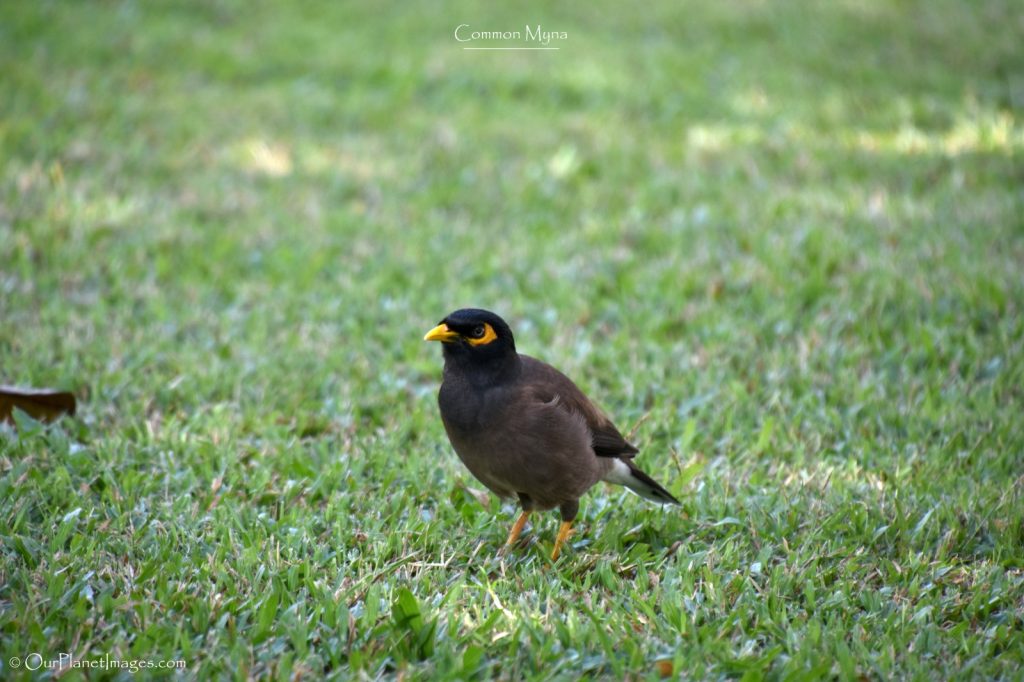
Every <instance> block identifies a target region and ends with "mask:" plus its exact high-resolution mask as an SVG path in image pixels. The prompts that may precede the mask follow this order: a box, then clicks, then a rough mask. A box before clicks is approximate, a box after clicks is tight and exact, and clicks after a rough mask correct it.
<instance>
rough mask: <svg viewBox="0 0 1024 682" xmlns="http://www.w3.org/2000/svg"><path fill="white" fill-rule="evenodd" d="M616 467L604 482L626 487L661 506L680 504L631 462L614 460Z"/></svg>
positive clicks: (606, 476) (622, 459) (613, 467)
mask: <svg viewBox="0 0 1024 682" xmlns="http://www.w3.org/2000/svg"><path fill="white" fill-rule="evenodd" d="M614 462H615V463H614V466H612V468H611V471H609V472H608V473H607V474H606V475H605V477H604V480H605V481H607V482H608V483H615V484H618V485H624V486H626V487H627V488H629V489H630V490H632V491H633V492H634V493H636V494H637V495H639V496H640V497H642V498H644V499H645V500H650V501H651V502H657V503H659V504H679V500H677V499H676V498H675V497H673V496H672V493H670V492H669V491H667V490H665V489H664V488H662V487H661V485H660V484H659V483H658V482H657V481H655V480H654V479H653V478H651V477H650V476H648V475H647V474H645V473H644V472H642V471H640V469H639V468H638V467H637V466H636V465H635V464H633V462H632V461H631V460H628V459H624V458H620V459H616V460H614Z"/></svg>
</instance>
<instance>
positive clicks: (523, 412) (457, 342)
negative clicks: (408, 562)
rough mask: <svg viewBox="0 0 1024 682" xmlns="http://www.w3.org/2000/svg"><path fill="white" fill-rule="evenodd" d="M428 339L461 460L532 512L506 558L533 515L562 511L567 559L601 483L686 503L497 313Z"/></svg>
mask: <svg viewBox="0 0 1024 682" xmlns="http://www.w3.org/2000/svg"><path fill="white" fill-rule="evenodd" d="M423 340H424V341H439V342H440V343H441V346H442V348H443V353H442V354H443V356H444V371H443V379H442V382H441V387H440V390H439V391H438V394H437V402H438V407H439V408H440V412H441V421H442V422H443V423H444V428H445V432H446V433H447V435H448V440H449V441H450V442H451V445H452V448H453V449H454V450H455V453H456V454H457V455H458V456H459V459H461V460H462V463H463V464H464V465H465V466H466V468H467V469H469V471H470V473H471V474H473V476H474V477H475V478H476V479H477V480H479V481H480V482H481V483H482V484H483V485H484V486H486V487H487V488H488V489H489V490H490V491H491V492H493V493H494V494H496V495H497V496H498V497H500V498H518V501H519V505H520V507H521V509H522V512H521V513H520V515H519V517H518V518H517V519H516V522H515V524H513V526H512V529H511V531H510V532H509V534H508V539H507V540H506V541H505V545H504V546H503V547H502V548H501V550H500V551H501V552H504V551H505V550H507V549H509V548H510V547H511V546H512V545H513V544H514V543H515V542H516V541H517V540H518V539H519V535H520V533H522V530H523V527H524V526H525V525H526V523H527V520H528V518H529V516H530V514H531V513H532V512H535V511H546V510H551V509H555V508H558V510H559V513H560V514H561V519H562V522H561V525H560V526H559V529H558V534H557V536H556V537H555V545H554V549H553V551H552V553H551V560H552V561H553V562H554V561H557V560H558V557H559V556H560V554H561V551H562V546H563V545H564V544H565V543H566V541H567V540H568V538H569V536H570V534H571V533H572V528H573V522H574V521H575V519H576V515H577V514H578V512H579V508H580V498H581V497H582V496H583V494H584V493H585V492H587V490H589V489H590V488H591V487H593V486H594V485H595V484H596V483H598V482H599V481H606V482H608V483H615V484H619V485H622V486H625V487H626V488H628V489H629V490H631V491H633V492H634V493H636V494H638V495H639V496H640V497H643V498H645V499H647V500H650V501H652V502H658V503H661V504H679V500H677V499H676V498H675V497H674V496H673V495H672V493H670V492H669V491H667V490H666V489H665V488H663V487H662V486H661V485H660V484H659V483H658V482H657V481H655V480H654V479H653V478H651V477H650V476H648V475H647V474H646V473H644V472H643V471H642V470H641V469H640V468H639V467H638V466H637V465H636V464H635V463H634V462H633V459H634V457H636V455H637V453H638V452H639V450H638V449H637V448H636V446H634V445H633V444H631V443H630V442H629V441H627V440H626V438H625V437H623V435H622V434H621V433H620V432H619V430H618V429H617V428H616V427H615V424H614V423H612V420H611V419H610V418H609V417H608V416H607V415H606V414H605V413H604V412H603V411H602V410H601V409H600V408H599V407H598V406H597V405H595V404H594V403H593V402H592V401H591V400H590V399H589V398H588V397H587V396H586V395H585V394H584V393H583V391H581V390H580V389H579V387H577V386H576V384H574V383H573V382H572V380H571V379H569V377H567V376H566V375H565V374H563V373H562V372H560V371H559V370H557V369H555V368H554V367H552V366H551V365H549V364H547V363H546V362H543V361H541V360H537V359H536V358H533V357H530V356H529V355H524V354H522V353H519V352H517V351H516V342H515V338H514V336H513V335H512V330H511V329H510V328H509V326H508V324H507V323H506V322H505V320H503V319H502V318H501V317H499V316H498V315H497V314H495V313H493V312H490V311H489V310H483V309H480V308H463V309H460V310H456V311H455V312H453V313H451V314H449V315H448V316H447V317H445V318H444V319H443V320H441V321H440V322H439V323H438V324H437V326H435V327H434V328H433V329H431V330H430V331H428V332H427V333H426V335H425V336H424V337H423Z"/></svg>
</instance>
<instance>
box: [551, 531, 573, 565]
mask: <svg viewBox="0 0 1024 682" xmlns="http://www.w3.org/2000/svg"><path fill="white" fill-rule="evenodd" d="M570 535H572V521H562V525H561V526H559V527H558V537H556V538H555V550H554V551H553V552H551V560H552V561H557V560H558V555H559V554H561V553H562V543H564V542H565V541H566V540H568V539H569V536H570Z"/></svg>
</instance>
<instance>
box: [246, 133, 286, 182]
mask: <svg viewBox="0 0 1024 682" xmlns="http://www.w3.org/2000/svg"><path fill="white" fill-rule="evenodd" d="M231 156H232V158H237V159H238V160H239V165H240V166H241V167H242V168H244V169H245V170H247V171H249V172H250V173H256V174H258V175H266V176H268V177H272V178H283V177H285V176H288V175H291V174H292V169H293V168H294V162H293V160H292V152H291V149H290V148H289V147H288V146H286V145H284V144H282V143H280V142H272V141H270V140H266V139H263V138H248V139H245V140H243V141H242V142H241V143H240V145H239V148H238V149H237V150H234V151H233V152H232V154H231Z"/></svg>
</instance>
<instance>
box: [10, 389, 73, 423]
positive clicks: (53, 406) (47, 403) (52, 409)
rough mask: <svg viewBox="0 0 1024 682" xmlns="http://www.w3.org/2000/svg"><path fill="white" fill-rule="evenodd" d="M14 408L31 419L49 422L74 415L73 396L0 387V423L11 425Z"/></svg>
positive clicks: (46, 390) (65, 393)
mask: <svg viewBox="0 0 1024 682" xmlns="http://www.w3.org/2000/svg"><path fill="white" fill-rule="evenodd" d="M15 407H17V408H18V409H20V410H22V411H23V412H25V413H26V414H28V415H29V416H30V417H32V418H33V419H38V420H40V421H47V422H49V421H54V420H55V419H57V418H58V417H61V416H62V415H65V414H74V413H75V396H74V395H72V394H71V393H68V392H67V391H53V390H50V389H41V388H14V387H12V386H0V421H6V422H8V423H11V424H13V423H14V408H15Z"/></svg>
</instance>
